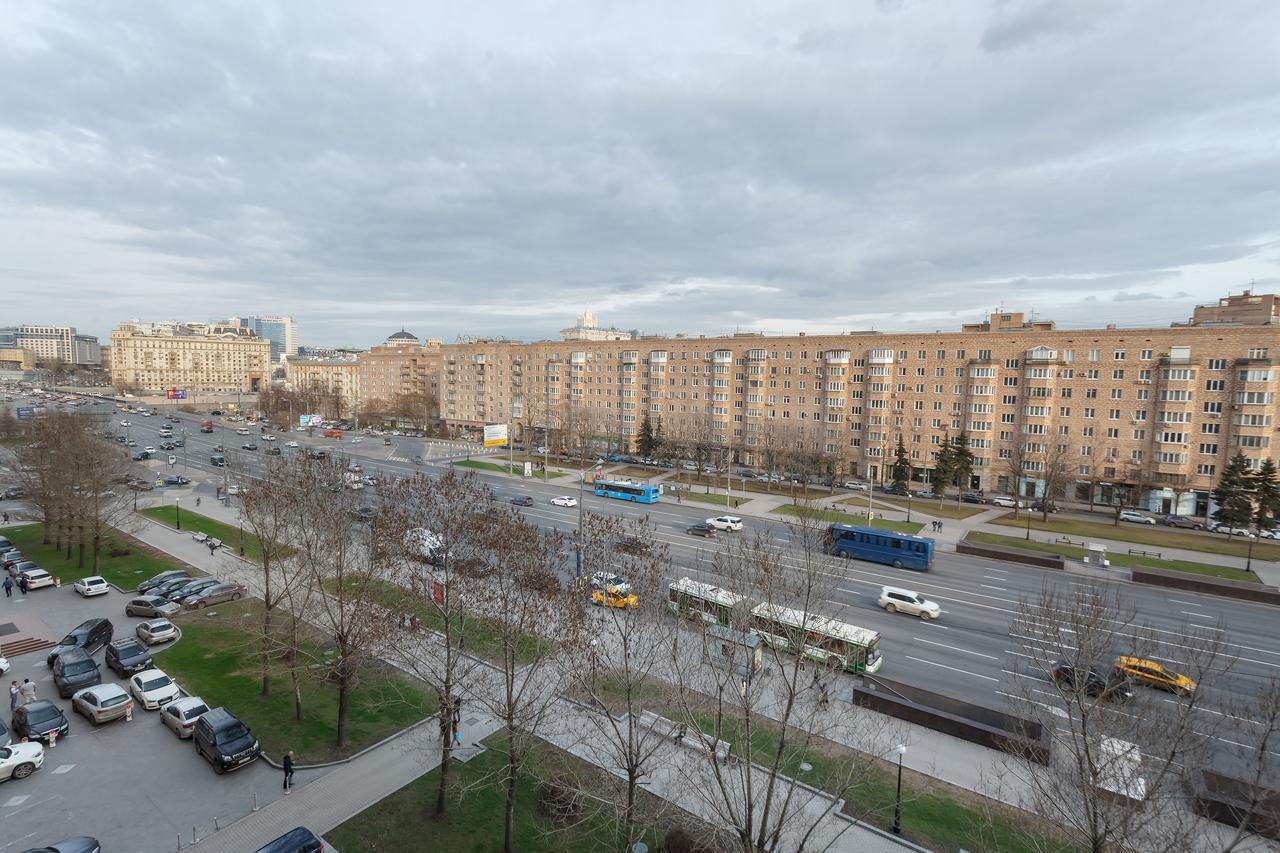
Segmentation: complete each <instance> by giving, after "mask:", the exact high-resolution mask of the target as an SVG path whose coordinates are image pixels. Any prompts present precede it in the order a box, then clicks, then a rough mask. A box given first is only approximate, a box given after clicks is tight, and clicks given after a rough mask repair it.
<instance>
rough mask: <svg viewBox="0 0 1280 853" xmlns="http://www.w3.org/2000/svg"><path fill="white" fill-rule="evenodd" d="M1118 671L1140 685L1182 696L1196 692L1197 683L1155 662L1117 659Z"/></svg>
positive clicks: (1137, 659)
mask: <svg viewBox="0 0 1280 853" xmlns="http://www.w3.org/2000/svg"><path fill="white" fill-rule="evenodd" d="M1116 669H1117V670H1118V671H1119V672H1120V673H1121V674H1123V675H1126V676H1128V677H1129V678H1131V679H1133V680H1134V681H1136V682H1138V683H1139V684H1145V685H1147V686H1148V687H1155V688H1157V689H1159V690H1167V691H1169V692H1170V693H1177V694H1179V695H1182V696H1190V695H1191V694H1192V693H1194V692H1195V689H1196V683H1195V681H1193V680H1192V679H1190V678H1188V677H1187V676H1185V675H1183V674H1182V673H1180V672H1174V671H1173V670H1171V669H1165V667H1164V665H1163V664H1161V663H1158V662H1156V661H1153V660H1146V659H1145V658H1134V657H1118V658H1116Z"/></svg>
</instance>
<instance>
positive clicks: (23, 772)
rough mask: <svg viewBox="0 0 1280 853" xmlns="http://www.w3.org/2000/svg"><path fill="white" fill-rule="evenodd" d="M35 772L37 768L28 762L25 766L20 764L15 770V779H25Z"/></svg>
mask: <svg viewBox="0 0 1280 853" xmlns="http://www.w3.org/2000/svg"><path fill="white" fill-rule="evenodd" d="M34 772H36V766H35V765H34V764H32V763H31V762H29V761H28V762H27V763H25V764H19V765H18V766H17V767H15V768H13V778H14V779H25V778H27V777H28V776H30V775H31V774H32V773H34Z"/></svg>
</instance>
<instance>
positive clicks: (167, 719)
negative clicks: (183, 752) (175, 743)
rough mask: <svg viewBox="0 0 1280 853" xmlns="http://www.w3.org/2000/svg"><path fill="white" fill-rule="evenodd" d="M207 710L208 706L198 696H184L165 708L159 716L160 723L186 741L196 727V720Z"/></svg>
mask: <svg viewBox="0 0 1280 853" xmlns="http://www.w3.org/2000/svg"><path fill="white" fill-rule="evenodd" d="M208 710H209V706H208V705H207V704H205V701H204V700H203V699H201V698H200V697H199V696H184V697H183V698H181V699H175V700H173V701H172V702H170V703H169V704H168V705H166V706H165V709H164V711H163V712H162V713H161V714H160V722H162V723H164V724H165V725H166V726H168V727H169V730H170V731H172V732H173V733H174V734H175V735H177V736H178V737H180V738H182V739H183V740H186V739H187V738H189V737H191V732H192V730H193V729H195V727H196V720H198V719H200V715H201V714H203V713H204V712H205V711H208Z"/></svg>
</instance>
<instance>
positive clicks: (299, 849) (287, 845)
mask: <svg viewBox="0 0 1280 853" xmlns="http://www.w3.org/2000/svg"><path fill="white" fill-rule="evenodd" d="M332 850H333V848H332V847H330V846H329V845H327V844H325V843H324V839H323V838H321V837H320V836H318V835H316V834H315V833H314V832H312V831H311V830H309V829H307V828H306V827H305V826H298V827H294V828H293V829H291V830H289V831H288V832H286V833H285V834H284V835H282V836H280V837H279V838H277V839H275V840H274V841H270V842H268V843H267V844H266V846H264V847H259V848H258V849H257V850H256V851H255V853H331V851H332Z"/></svg>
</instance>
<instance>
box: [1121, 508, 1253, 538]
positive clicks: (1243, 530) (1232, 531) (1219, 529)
mask: <svg viewBox="0 0 1280 853" xmlns="http://www.w3.org/2000/svg"><path fill="white" fill-rule="evenodd" d="M1121 515H1123V513H1121ZM1209 529H1210V530H1212V531H1213V532H1214V533H1225V534H1227V535H1228V536H1244V537H1246V538H1249V539H1252V538H1254V536H1253V533H1251V532H1250V531H1249V528H1247V527H1232V526H1230V525H1229V524H1214V525H1213V526H1211V527H1210V528H1209Z"/></svg>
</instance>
